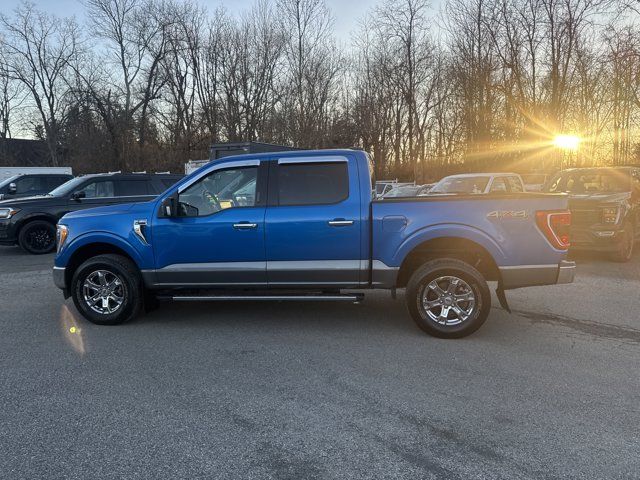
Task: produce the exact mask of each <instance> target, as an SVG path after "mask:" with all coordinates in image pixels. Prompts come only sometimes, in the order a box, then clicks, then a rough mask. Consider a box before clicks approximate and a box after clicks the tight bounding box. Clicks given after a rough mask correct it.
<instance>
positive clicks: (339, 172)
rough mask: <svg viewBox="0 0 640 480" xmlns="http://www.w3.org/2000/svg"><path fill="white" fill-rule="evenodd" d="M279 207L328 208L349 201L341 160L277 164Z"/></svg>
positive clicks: (289, 161)
mask: <svg viewBox="0 0 640 480" xmlns="http://www.w3.org/2000/svg"><path fill="white" fill-rule="evenodd" d="M277 184H278V189H277V191H278V204H279V205H282V206H285V205H289V206H293V205H329V204H335V203H340V202H342V201H344V200H346V199H347V198H348V197H349V172H348V162H347V159H346V158H344V157H340V158H339V159H332V160H326V159H325V160H323V159H322V158H318V159H317V160H316V159H310V160H305V161H300V162H296V161H295V160H294V159H283V160H280V161H279V162H278V182H277Z"/></svg>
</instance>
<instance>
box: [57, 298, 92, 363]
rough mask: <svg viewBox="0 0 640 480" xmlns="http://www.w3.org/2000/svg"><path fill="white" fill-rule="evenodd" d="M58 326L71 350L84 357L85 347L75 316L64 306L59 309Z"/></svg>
mask: <svg viewBox="0 0 640 480" xmlns="http://www.w3.org/2000/svg"><path fill="white" fill-rule="evenodd" d="M60 325H61V327H62V333H63V334H64V337H65V339H66V340H67V342H68V343H69V345H71V348H73V350H75V351H76V352H77V353H79V354H80V355H84V354H85V353H86V347H85V343H84V336H83V335H82V329H81V328H80V327H79V326H78V321H77V320H76V317H75V315H74V314H73V312H72V311H71V310H70V309H69V307H67V306H66V305H63V306H62V308H61V309H60Z"/></svg>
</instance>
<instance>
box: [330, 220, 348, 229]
mask: <svg viewBox="0 0 640 480" xmlns="http://www.w3.org/2000/svg"><path fill="white" fill-rule="evenodd" d="M327 223H328V224H329V226H331V227H347V226H349V225H353V220H329V222H327Z"/></svg>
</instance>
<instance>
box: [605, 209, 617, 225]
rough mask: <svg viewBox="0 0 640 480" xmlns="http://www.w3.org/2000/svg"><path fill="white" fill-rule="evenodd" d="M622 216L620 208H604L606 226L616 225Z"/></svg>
mask: <svg viewBox="0 0 640 480" xmlns="http://www.w3.org/2000/svg"><path fill="white" fill-rule="evenodd" d="M619 215H620V209H619V208H618V207H604V208H603V209H602V223H604V224H609V225H611V224H616V223H618V217H619Z"/></svg>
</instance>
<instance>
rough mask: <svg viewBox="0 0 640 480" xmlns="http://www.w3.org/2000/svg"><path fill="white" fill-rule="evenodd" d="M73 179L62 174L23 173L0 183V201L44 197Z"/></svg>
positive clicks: (71, 176)
mask: <svg viewBox="0 0 640 480" xmlns="http://www.w3.org/2000/svg"><path fill="white" fill-rule="evenodd" d="M72 178H73V175H65V174H63V173H25V174H22V175H14V176H13V177H9V178H7V179H5V180H3V181H1V182H0V200H10V199H12V198H21V197H33V196H34V195H44V194H45V193H49V192H50V191H51V190H53V189H54V188H56V187H59V186H60V185H62V184H63V183H65V182H68V181H69V180H71V179H72Z"/></svg>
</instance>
